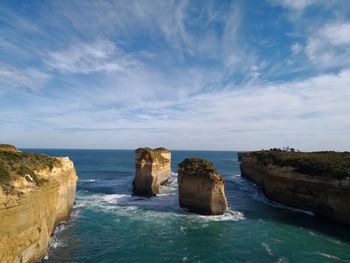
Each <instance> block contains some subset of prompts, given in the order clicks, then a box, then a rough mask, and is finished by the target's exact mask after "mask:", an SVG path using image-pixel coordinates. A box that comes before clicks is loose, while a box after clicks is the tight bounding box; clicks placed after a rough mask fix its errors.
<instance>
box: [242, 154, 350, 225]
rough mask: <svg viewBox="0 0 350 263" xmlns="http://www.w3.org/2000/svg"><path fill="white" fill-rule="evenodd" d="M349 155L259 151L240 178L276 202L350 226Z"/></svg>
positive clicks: (244, 161)
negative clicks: (256, 185) (245, 178)
mask: <svg viewBox="0 0 350 263" xmlns="http://www.w3.org/2000/svg"><path fill="white" fill-rule="evenodd" d="M349 163H350V153H347V152H344V153H340V152H310V153H305V152H286V151H281V150H270V151H256V152H250V153H246V154H243V156H242V163H241V174H242V176H245V177H247V178H249V179H250V180H252V181H254V182H255V183H256V184H258V185H259V186H261V188H262V190H263V191H264V193H265V195H266V196H267V197H268V198H269V199H271V200H274V201H277V202H280V203H283V204H286V205H289V206H292V207H296V208H301V209H305V210H309V211H313V212H314V213H316V214H318V215H321V216H323V217H327V218H329V219H332V220H333V221H336V222H339V223H345V224H350V168H349Z"/></svg>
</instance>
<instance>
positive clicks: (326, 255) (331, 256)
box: [315, 252, 340, 260]
mask: <svg viewBox="0 0 350 263" xmlns="http://www.w3.org/2000/svg"><path fill="white" fill-rule="evenodd" d="M315 254H316V255H320V256H322V257H325V258H331V259H337V260H340V258H338V257H337V256H333V255H330V254H327V253H323V252H318V253H315Z"/></svg>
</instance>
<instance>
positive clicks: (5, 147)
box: [0, 144, 18, 152]
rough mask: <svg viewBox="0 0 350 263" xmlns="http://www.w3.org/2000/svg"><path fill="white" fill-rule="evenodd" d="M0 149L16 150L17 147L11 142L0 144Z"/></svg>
mask: <svg viewBox="0 0 350 263" xmlns="http://www.w3.org/2000/svg"><path fill="white" fill-rule="evenodd" d="M0 151H6V152H18V150H17V148H16V147H15V146H13V145H11V144H0Z"/></svg>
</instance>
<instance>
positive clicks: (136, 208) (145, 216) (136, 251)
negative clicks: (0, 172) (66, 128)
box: [23, 149, 350, 263]
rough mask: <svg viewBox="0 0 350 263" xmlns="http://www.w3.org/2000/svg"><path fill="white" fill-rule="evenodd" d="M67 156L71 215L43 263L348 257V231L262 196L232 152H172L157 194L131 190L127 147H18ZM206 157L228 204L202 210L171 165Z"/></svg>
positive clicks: (337, 259)
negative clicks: (195, 209)
mask: <svg viewBox="0 0 350 263" xmlns="http://www.w3.org/2000/svg"><path fill="white" fill-rule="evenodd" d="M23 151H30V152H38V153H46V154H49V155H52V156H69V157H70V158H71V159H72V160H73V162H74V164H75V168H76V170H77V173H78V176H79V181H78V185H77V196H76V205H75V207H74V211H73V213H72V217H71V220H70V221H68V222H65V223H63V224H61V225H59V227H58V228H57V229H56V231H55V234H54V235H53V237H52V240H51V242H50V248H49V250H48V253H47V256H46V257H45V259H44V260H43V262H50V263H53V262H84V263H89V262H91V263H92V262H93V263H96V262H101V263H102V262H103V263H108V262H280V263H282V262H315V263H316V262H317V263H319V262H350V229H349V227H345V226H341V225H336V224H333V223H331V222H329V221H326V220H324V219H322V218H318V217H316V216H314V215H313V214H312V213H311V212H308V211H303V210H298V209H292V208H289V207H287V206H284V205H280V204H278V203H274V202H271V201H269V200H268V199H266V198H265V197H264V194H263V193H262V191H261V189H259V188H258V187H257V186H256V185H255V184H253V183H252V182H250V181H248V180H246V179H244V178H242V177H241V176H240V170H239V164H240V162H239V161H237V153H236V152H219V151H217V152H216V151H172V177H171V180H170V182H169V183H168V184H167V185H164V186H162V187H161V194H160V195H159V196H157V197H152V198H142V197H135V196H131V191H132V187H131V185H132V180H133V177H134V166H135V163H134V158H135V156H134V152H133V151H131V150H61V149H60V150H53V149H24V150H23ZM193 156H197V157H201V158H205V159H207V160H209V161H211V162H213V163H214V164H215V166H216V168H217V170H218V171H219V173H220V174H221V175H222V176H223V177H224V178H225V193H226V196H227V199H228V202H229V210H228V211H227V213H225V214H224V215H222V216H201V215H196V214H192V213H188V212H186V211H184V210H182V209H181V208H180V207H179V204H178V194H177V190H178V189H177V173H176V172H177V170H176V165H177V163H179V162H181V161H182V160H183V159H184V158H186V157H193Z"/></svg>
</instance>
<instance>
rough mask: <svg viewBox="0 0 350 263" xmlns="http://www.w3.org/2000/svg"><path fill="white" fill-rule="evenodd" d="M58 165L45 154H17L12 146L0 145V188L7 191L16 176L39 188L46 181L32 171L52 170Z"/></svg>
mask: <svg viewBox="0 0 350 263" xmlns="http://www.w3.org/2000/svg"><path fill="white" fill-rule="evenodd" d="M13 149H15V150H13ZM59 164H60V161H59V160H58V159H56V158H52V157H49V156H47V155H45V154H36V153H25V152H19V151H17V149H16V148H15V147H14V146H11V145H5V146H4V145H0V186H2V188H3V189H4V190H5V191H7V190H8V189H10V187H9V186H10V183H11V181H12V180H14V179H15V178H16V176H23V177H25V179H26V180H27V181H30V182H33V183H35V185H37V186H41V185H42V184H44V183H45V182H47V180H46V179H42V178H39V177H38V176H37V175H36V174H35V172H34V171H35V170H41V169H47V168H48V169H50V170H52V168H53V167H54V166H55V165H59Z"/></svg>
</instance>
